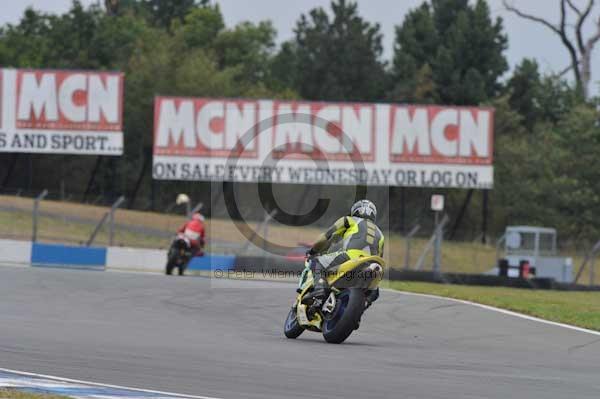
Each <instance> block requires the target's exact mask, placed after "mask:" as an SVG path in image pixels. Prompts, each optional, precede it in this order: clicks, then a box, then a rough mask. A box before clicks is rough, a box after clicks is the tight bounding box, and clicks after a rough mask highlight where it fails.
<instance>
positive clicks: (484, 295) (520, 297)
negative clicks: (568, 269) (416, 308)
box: [386, 281, 600, 331]
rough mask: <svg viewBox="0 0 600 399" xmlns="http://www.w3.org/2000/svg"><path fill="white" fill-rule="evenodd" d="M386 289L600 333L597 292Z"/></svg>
mask: <svg viewBox="0 0 600 399" xmlns="http://www.w3.org/2000/svg"><path fill="white" fill-rule="evenodd" d="M386 286H388V287H390V288H393V289H396V290H400V291H407V292H418V293H423V294H433V295H439V296H444V297H449V298H456V299H464V300H468V301H472V302H477V303H481V304H484V305H490V306H495V307H498V308H502V309H508V310H512V311H515V312H519V313H523V314H527V315H530V316H535V317H539V318H542V319H546V320H551V321H556V322H559V323H566V324H571V325H574V326H579V327H584V328H588V329H591V330H596V331H600V292H571V291H549V290H530V289H519V288H505V287H478V286H464V285H444V284H434V283H417V282H404V281H390V282H386Z"/></svg>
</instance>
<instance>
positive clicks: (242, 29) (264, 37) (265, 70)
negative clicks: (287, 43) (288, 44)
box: [214, 21, 275, 84]
mask: <svg viewBox="0 0 600 399" xmlns="http://www.w3.org/2000/svg"><path fill="white" fill-rule="evenodd" d="M274 47H275V29H274V28H273V25H272V24H271V22H269V21H263V22H259V23H258V24H253V23H251V22H242V23H240V24H239V25H237V26H235V27H234V28H233V29H231V30H225V31H222V32H221V33H220V34H219V35H218V36H217V37H216V38H215V41H214V49H215V53H216V58H217V60H218V63H219V67H220V68H231V67H238V68H239V75H238V80H239V81H243V82H248V83H251V84H257V83H258V82H261V81H265V80H266V79H267V78H268V75H269V72H270V68H269V66H270V62H271V61H270V60H271V58H272V53H273V50H274Z"/></svg>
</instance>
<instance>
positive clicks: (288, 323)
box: [283, 308, 304, 339]
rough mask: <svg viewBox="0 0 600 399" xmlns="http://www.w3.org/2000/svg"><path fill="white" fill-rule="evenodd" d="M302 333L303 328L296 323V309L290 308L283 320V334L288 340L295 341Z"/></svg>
mask: <svg viewBox="0 0 600 399" xmlns="http://www.w3.org/2000/svg"><path fill="white" fill-rule="evenodd" d="M303 332H304V327H302V326H301V325H300V324H299V323H298V318H297V317H296V309H294V308H291V309H290V311H289V313H288V315H287V317H286V319H285V324H284V325H283V333H284V334H285V336H286V337H288V338H290V339H295V338H298V337H299V336H300V334H302V333H303Z"/></svg>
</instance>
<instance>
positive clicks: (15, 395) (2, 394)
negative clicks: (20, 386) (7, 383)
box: [0, 388, 68, 399]
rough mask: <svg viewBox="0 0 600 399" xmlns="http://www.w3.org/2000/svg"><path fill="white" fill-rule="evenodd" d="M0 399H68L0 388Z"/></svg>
mask: <svg viewBox="0 0 600 399" xmlns="http://www.w3.org/2000/svg"><path fill="white" fill-rule="evenodd" d="M0 399H68V398H67V397H66V396H58V395H46V394H39V393H27V392H21V391H17V390H15V389H2V388H0Z"/></svg>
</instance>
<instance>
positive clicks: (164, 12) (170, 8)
mask: <svg viewBox="0 0 600 399" xmlns="http://www.w3.org/2000/svg"><path fill="white" fill-rule="evenodd" d="M141 1H142V4H143V6H144V8H146V9H147V10H148V11H149V12H150V15H151V17H152V20H153V22H154V23H155V24H156V25H157V26H159V27H162V28H165V29H169V28H170V26H171V23H172V22H173V21H174V20H178V21H179V22H183V20H184V18H185V16H186V15H187V14H188V13H189V12H190V11H191V10H192V9H193V8H194V7H195V6H196V5H197V1H196V0H141ZM202 4H203V5H207V4H208V2H207V1H203V2H202Z"/></svg>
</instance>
